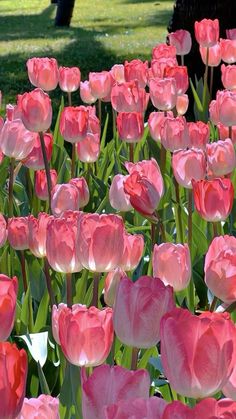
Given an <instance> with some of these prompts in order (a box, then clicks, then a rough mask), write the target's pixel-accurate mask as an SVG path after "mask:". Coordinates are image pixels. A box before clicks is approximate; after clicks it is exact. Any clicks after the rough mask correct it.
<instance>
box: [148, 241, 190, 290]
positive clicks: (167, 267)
mask: <svg viewBox="0 0 236 419" xmlns="http://www.w3.org/2000/svg"><path fill="white" fill-rule="evenodd" d="M152 264H153V275H154V277H156V278H160V279H161V280H162V282H164V284H165V285H171V286H172V287H173V288H174V291H181V290H183V289H185V288H187V286H188V284H189V281H190V279H191V259H190V252H189V247H188V245H187V244H174V243H162V244H160V245H159V246H158V245H157V244H155V246H154V251H153V256H152Z"/></svg>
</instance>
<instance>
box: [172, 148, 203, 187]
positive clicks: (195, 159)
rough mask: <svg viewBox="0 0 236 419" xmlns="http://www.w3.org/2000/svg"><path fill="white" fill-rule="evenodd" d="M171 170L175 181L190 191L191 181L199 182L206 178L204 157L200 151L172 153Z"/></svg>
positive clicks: (190, 150)
mask: <svg viewBox="0 0 236 419" xmlns="http://www.w3.org/2000/svg"><path fill="white" fill-rule="evenodd" d="M172 169H173V173H174V176H175V179H176V181H177V182H178V183H179V185H181V186H183V187H184V188H188V189H192V179H194V180H201V179H204V178H205V176H206V156H205V153H204V152H203V151H202V150H201V149H194V148H192V149H191V148H190V149H188V150H179V151H174V153H173V156H172Z"/></svg>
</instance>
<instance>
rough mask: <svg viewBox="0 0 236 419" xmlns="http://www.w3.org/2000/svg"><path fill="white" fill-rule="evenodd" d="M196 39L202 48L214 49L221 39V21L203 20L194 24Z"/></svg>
mask: <svg viewBox="0 0 236 419" xmlns="http://www.w3.org/2000/svg"><path fill="white" fill-rule="evenodd" d="M194 31H195V37H196V40H197V42H198V43H199V44H200V45H201V46H202V47H207V48H209V47H213V45H215V44H216V43H217V41H218V39H219V20H218V19H215V20H211V19H203V20H201V21H200V22H198V21H196V22H195V24H194Z"/></svg>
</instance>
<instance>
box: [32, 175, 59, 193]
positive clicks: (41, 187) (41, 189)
mask: <svg viewBox="0 0 236 419" xmlns="http://www.w3.org/2000/svg"><path fill="white" fill-rule="evenodd" d="M50 176H51V183H52V188H54V186H55V185H56V183H57V172H56V170H54V169H51V170H50ZM34 190H35V195H36V196H37V197H38V198H39V199H41V200H42V201H47V199H48V183H47V177H46V172H45V170H37V171H36V172H35V185H34Z"/></svg>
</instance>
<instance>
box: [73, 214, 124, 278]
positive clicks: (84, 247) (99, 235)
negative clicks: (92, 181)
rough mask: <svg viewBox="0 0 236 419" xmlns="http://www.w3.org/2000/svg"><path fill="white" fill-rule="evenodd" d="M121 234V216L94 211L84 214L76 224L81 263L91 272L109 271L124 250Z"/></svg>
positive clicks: (122, 231)
mask: <svg viewBox="0 0 236 419" xmlns="http://www.w3.org/2000/svg"><path fill="white" fill-rule="evenodd" d="M123 235H124V224H123V220H122V218H121V217H119V216H117V215H113V214H102V215H99V214H96V213H95V214H86V215H84V216H83V217H82V219H81V221H80V222H79V225H78V242H77V246H78V254H79V259H80V261H81V263H82V265H83V266H84V267H85V268H86V269H89V270H90V271H92V272H109V271H111V270H113V269H115V268H116V267H118V266H119V265H120V262H121V258H122V255H123V252H124V237H123ZM104 249H106V251H105V252H104Z"/></svg>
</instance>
